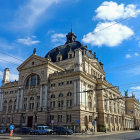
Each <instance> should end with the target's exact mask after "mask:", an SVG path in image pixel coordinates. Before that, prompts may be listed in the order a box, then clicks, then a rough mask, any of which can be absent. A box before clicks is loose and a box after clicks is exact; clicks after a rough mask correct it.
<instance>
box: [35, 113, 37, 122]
mask: <svg viewBox="0 0 140 140" xmlns="http://www.w3.org/2000/svg"><path fill="white" fill-rule="evenodd" d="M36 122H37V116H36V115H35V123H36Z"/></svg>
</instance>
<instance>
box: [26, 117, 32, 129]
mask: <svg viewBox="0 0 140 140" xmlns="http://www.w3.org/2000/svg"><path fill="white" fill-rule="evenodd" d="M32 125H33V116H29V117H28V124H27V126H28V127H32Z"/></svg>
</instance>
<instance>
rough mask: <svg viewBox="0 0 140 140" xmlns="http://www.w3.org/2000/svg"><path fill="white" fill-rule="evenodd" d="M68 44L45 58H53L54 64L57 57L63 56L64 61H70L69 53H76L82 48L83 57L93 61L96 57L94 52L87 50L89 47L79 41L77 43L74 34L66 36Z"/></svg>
mask: <svg viewBox="0 0 140 140" xmlns="http://www.w3.org/2000/svg"><path fill="white" fill-rule="evenodd" d="M66 39H67V40H66V43H65V44H64V45H61V46H58V47H56V48H54V49H52V50H51V51H49V52H48V53H47V54H46V55H45V58H51V61H52V62H56V61H57V55H58V54H59V55H61V56H62V59H61V60H65V59H68V53H69V51H73V52H74V51H75V49H78V48H80V49H81V50H82V55H86V56H87V57H89V58H91V59H93V58H95V56H94V55H93V54H92V51H88V50H87V46H83V45H82V44H81V43H80V42H79V41H76V35H75V34H74V33H73V32H72V30H71V32H69V33H68V34H67V35H66Z"/></svg>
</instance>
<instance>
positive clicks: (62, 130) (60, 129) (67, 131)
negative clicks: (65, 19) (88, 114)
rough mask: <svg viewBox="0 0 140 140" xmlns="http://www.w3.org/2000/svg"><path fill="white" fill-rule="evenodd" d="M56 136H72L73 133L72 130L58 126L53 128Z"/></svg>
mask: <svg viewBox="0 0 140 140" xmlns="http://www.w3.org/2000/svg"><path fill="white" fill-rule="evenodd" d="M53 132H54V134H58V135H72V134H73V131H72V130H71V129H68V128H65V127H62V126H56V127H54V128H53Z"/></svg>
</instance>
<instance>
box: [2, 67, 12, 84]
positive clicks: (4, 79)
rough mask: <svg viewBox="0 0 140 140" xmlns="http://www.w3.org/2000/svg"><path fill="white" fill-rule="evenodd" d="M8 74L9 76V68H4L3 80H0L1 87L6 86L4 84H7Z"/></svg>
mask: <svg viewBox="0 0 140 140" xmlns="http://www.w3.org/2000/svg"><path fill="white" fill-rule="evenodd" d="M9 74H10V70H9V68H5V69H4V75H3V80H2V85H4V84H6V83H9Z"/></svg>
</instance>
